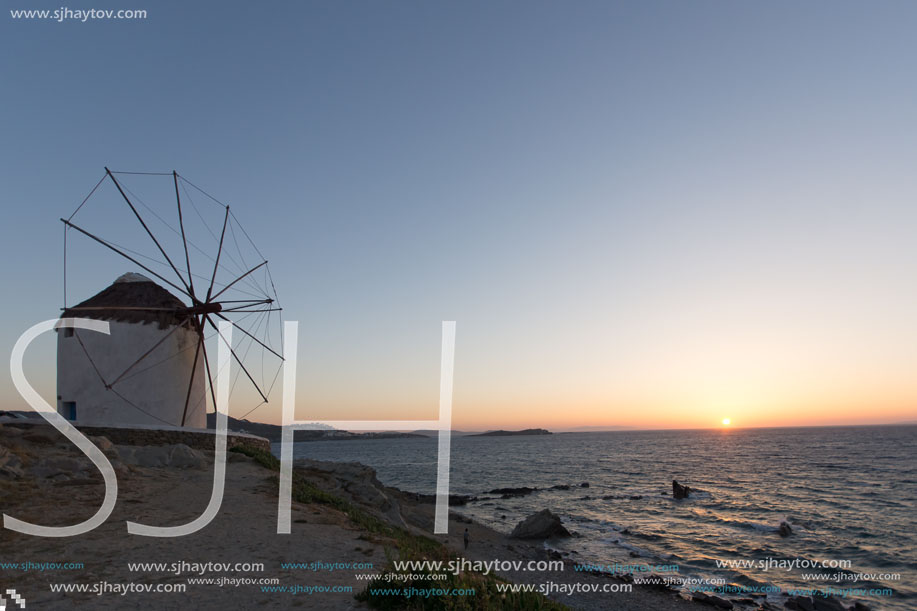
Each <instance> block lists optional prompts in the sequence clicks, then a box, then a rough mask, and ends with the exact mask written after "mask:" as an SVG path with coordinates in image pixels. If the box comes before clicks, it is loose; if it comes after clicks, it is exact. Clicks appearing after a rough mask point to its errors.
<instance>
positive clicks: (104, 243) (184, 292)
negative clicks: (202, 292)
mask: <svg viewBox="0 0 917 611" xmlns="http://www.w3.org/2000/svg"><path fill="white" fill-rule="evenodd" d="M61 221H63V222H64V224H65V225H67V226H68V227H73V228H74V229H76V230H77V231H79V232H80V233H82V234H83V235H85V236H88V237H90V238H92V239H93V240H95V241H96V242H98V243H99V244H101V245H102V246H105V247H106V248H110V249H111V250H113V251H115V252H116V253H118V254H119V255H121V256H122V257H124V258H125V259H127V260H128V261H130V262H131V263H133V264H134V265H137V266H138V267H140V268H142V269H144V270H146V271H147V272H149V273H151V274H153V275H154V276H156V277H157V278H159V279H160V280H162V281H163V282H165V283H166V284H168V285H169V286H171V287H172V288H174V289H176V290H178V291H181V292H182V293H183V294H185V295H187V296H188V297H191V293H189V292H188V291H186V290H185V289H183V288H182V287H180V286H178V285H177V284H175V283H174V282H172V281H171V280H166V279H165V278H163V277H162V276H161V275H160V274H157V273H156V272H154V271H153V270H151V269H150V268H149V267H147V266H146V265H144V264H143V263H141V262H139V261H138V260H137V259H134V258H133V257H131V256H129V255H127V254H125V253H123V252H121V251H120V250H119V249H117V248H115V247H114V246H112V245H111V244H109V243H108V242H106V241H105V240H103V239H102V238H98V237H96V236H94V235H92V234H91V233H89V232H88V231H86V230H85V229H83V228H81V227H79V226H77V225H74V224H73V223H71V222H70V221H68V220H67V219H61Z"/></svg>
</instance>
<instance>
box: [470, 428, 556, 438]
mask: <svg viewBox="0 0 917 611" xmlns="http://www.w3.org/2000/svg"><path fill="white" fill-rule="evenodd" d="M552 434H553V433H551V431H549V430H547V429H523V430H521V431H502V430H501V431H487V432H486V433H475V434H473V435H468V437H509V436H512V435H552Z"/></svg>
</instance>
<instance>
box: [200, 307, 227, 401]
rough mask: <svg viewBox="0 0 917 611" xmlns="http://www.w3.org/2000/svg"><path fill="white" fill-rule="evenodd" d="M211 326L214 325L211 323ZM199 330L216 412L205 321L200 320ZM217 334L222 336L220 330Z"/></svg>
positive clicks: (211, 397) (211, 396) (215, 398)
mask: <svg viewBox="0 0 917 611" xmlns="http://www.w3.org/2000/svg"><path fill="white" fill-rule="evenodd" d="M208 322H209V321H208ZM210 324H213V323H210ZM197 330H198V333H200V337H201V350H203V351H204V366H205V367H206V368H207V381H208V382H209V383H210V399H211V401H213V410H214V411H216V409H217V397H216V394H215V393H214V392H213V375H212V374H211V373H210V357H208V356H207V342H205V341H204V339H205V338H204V321H203V320H200V319H198V321H197ZM216 334H217V335H220V331H219V329H217V333H216ZM220 337H222V336H220ZM204 411H205V412H206V411H207V409H206V408H204Z"/></svg>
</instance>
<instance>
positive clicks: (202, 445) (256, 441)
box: [4, 420, 271, 452]
mask: <svg viewBox="0 0 917 611" xmlns="http://www.w3.org/2000/svg"><path fill="white" fill-rule="evenodd" d="M4 424H5V425H6V426H16V427H22V428H30V427H47V428H51V425H49V424H47V423H45V422H44V421H40V422H25V421H22V420H18V421H17V420H14V421H6V422H4ZM76 428H77V429H79V430H80V432H81V433H83V434H84V435H92V436H93V437H107V438H108V439H109V440H110V441H111V442H112V443H113V444H115V445H134V446H161V445H172V444H176V443H183V444H185V445H186V446H189V447H191V448H194V449H195V450H211V451H212V450H213V447H214V433H215V431H179V430H170V429H154V428H144V429H128V428H120V427H107V426H79V425H78V426H77V427H76ZM235 447H249V448H256V449H262V450H267V451H268V452H270V451H271V443H270V442H269V441H268V440H267V439H264V438H263V437H255V436H254V435H241V434H238V433H233V432H232V431H229V432H228V433H227V434H226V449H227V450H229V449H231V448H235Z"/></svg>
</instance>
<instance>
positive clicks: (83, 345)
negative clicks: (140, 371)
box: [73, 329, 174, 426]
mask: <svg viewBox="0 0 917 611" xmlns="http://www.w3.org/2000/svg"><path fill="white" fill-rule="evenodd" d="M73 336H74V337H75V338H76V339H77V341H78V342H79V344H80V347H81V348H82V349H83V354H85V355H86V358H87V359H88V360H89V364H90V365H92V368H93V369H94V370H95V372H96V375H98V376H99V380H101V381H102V385H103V386H104V387H105V390H108V391H111V392H113V393H115V394H116V395H118V397H120V398H121V399H122V400H123V401H124V402H125V403H127V404H128V405H130V406H131V407H133V408H134V409H136V410H138V411H140V412H143V413H144V414H146V415H147V416H149V417H150V418H153V419H154V420H159V421H160V422H162V423H163V424H165V425H168V426H174V425H173V424H172V423H171V422H167V421H165V420H163V419H162V418H159V417H157V416H154V415H153V414H151V413H150V412H148V411H146V410H145V409H143V408H142V407H140V406H138V405H137V404H135V403H134V402H133V401H131V400H130V399H128V398H127V397H125V396H123V395H122V394H121V393H119V392H118V391H117V390H115V389H114V388H112V386H111V384H108V383H107V382H106V381H105V378H104V376H102V372H101V371H99V368H98V366H96V363H95V361H93V360H92V357H91V356H90V355H89V351H88V350H87V349H86V345H85V344H84V343H83V339H82V338H81V337H80V334H79V333H77V332H76V329H74V330H73Z"/></svg>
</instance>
